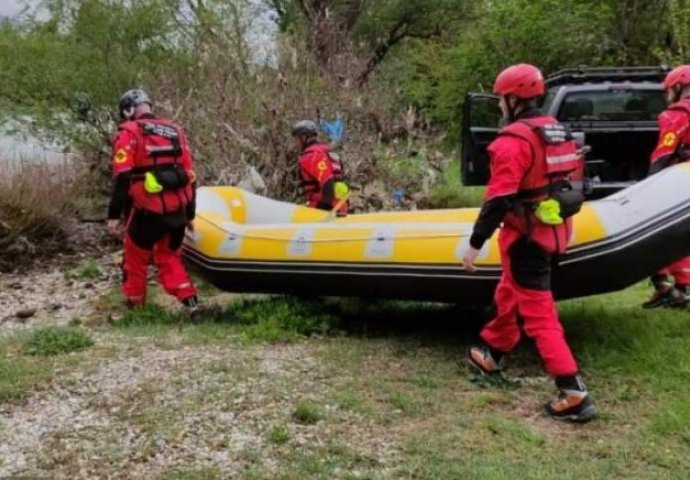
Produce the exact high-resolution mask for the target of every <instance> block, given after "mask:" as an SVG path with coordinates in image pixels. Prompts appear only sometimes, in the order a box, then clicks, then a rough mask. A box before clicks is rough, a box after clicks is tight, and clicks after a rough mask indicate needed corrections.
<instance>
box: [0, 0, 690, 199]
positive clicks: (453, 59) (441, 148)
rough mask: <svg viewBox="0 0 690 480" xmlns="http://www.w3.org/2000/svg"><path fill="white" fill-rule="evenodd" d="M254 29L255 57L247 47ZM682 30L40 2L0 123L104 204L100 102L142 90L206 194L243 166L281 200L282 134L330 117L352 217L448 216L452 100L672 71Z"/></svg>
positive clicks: (664, 1)
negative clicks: (540, 81)
mask: <svg viewBox="0 0 690 480" xmlns="http://www.w3.org/2000/svg"><path fill="white" fill-rule="evenodd" d="M36 11H38V12H40V13H39V14H36V13H35V12H36ZM257 12H261V13H260V14H259V13H257ZM267 16H268V18H270V19H271V20H272V21H273V23H274V28H273V29H272V30H271V32H269V35H268V36H265V37H264V41H263V45H262V46H263V47H264V50H266V47H268V48H267V50H268V51H269V52H270V54H269V55H264V56H261V54H259V53H258V52H257V49H256V46H257V45H256V42H254V43H252V42H250V41H249V39H250V38H252V36H255V34H256V32H257V30H261V29H262V28H265V22H264V23H263V24H262V22H261V21H260V20H261V19H262V18H264V19H265V18H267ZM689 20H690V6H688V5H687V2H686V1H685V0H637V1H633V0H605V1H594V0H577V1H565V0H533V1H530V0H502V1H501V2H495V1H490V0H481V1H470V0H430V1H423V0H383V1H374V0H43V1H42V2H41V4H40V8H39V10H31V9H29V10H27V11H25V13H24V14H23V15H21V16H20V17H19V18H17V19H13V20H12V21H9V20H6V21H5V22H4V23H3V24H2V26H1V27H0V65H2V66H3V68H1V69H0V111H1V112H2V113H3V114H4V115H6V116H12V117H14V118H22V119H24V120H25V121H26V123H27V125H28V126H29V127H30V128H31V129H32V130H34V131H35V132H38V133H40V134H41V135H44V136H47V137H52V138H57V139H59V140H61V141H62V142H63V144H64V145H65V146H66V148H69V149H71V150H73V151H78V152H80V154H81V157H82V158H83V165H82V166H83V167H84V168H83V171H84V174H85V175H87V176H88V178H89V180H88V181H85V182H81V183H80V185H82V186H87V188H82V193H81V194H82V195H83V196H86V197H91V198H103V196H104V195H105V194H106V192H107V190H108V182H107V178H108V175H107V174H108V169H109V165H108V163H109V162H108V155H109V141H110V138H111V135H112V134H113V132H114V130H115V128H116V116H115V111H114V107H115V105H116V103H117V99H118V97H119V95H120V94H121V93H122V92H123V91H124V90H126V89H129V88H132V87H143V88H145V89H147V90H149V91H150V92H151V93H152V95H153V96H154V98H155V99H156V100H157V107H158V111H159V113H160V114H162V115H167V116H171V117H173V118H174V119H176V120H177V121H179V122H181V123H182V124H183V125H185V127H186V128H187V130H188V131H189V135H190V137H191V140H192V145H193V148H194V151H195V154H196V160H197V163H198V164H199V169H200V170H201V173H202V177H203V179H204V181H205V182H206V183H238V182H239V181H240V180H241V179H243V178H245V177H246V175H247V173H248V169H249V168H250V167H253V168H254V169H256V170H257V171H258V172H259V173H260V174H261V176H262V177H263V179H264V181H265V182H266V184H267V191H266V193H267V194H268V195H271V196H274V197H278V198H286V199H291V200H294V199H295V198H296V196H297V193H296V192H297V190H298V189H297V188H296V187H297V186H296V176H295V172H294V167H295V161H294V159H295V156H294V152H291V151H290V148H289V143H290V142H289V138H288V132H289V126H290V124H291V123H292V122H293V121H295V120H297V119H301V118H314V119H317V118H328V119H332V118H334V117H335V115H336V113H338V112H340V113H342V115H343V116H344V119H345V120H346V123H347V132H348V137H347V139H346V142H345V143H344V145H343V146H342V151H343V153H344V158H345V161H346V168H347V170H348V173H349V175H350V177H351V179H352V181H353V182H354V183H356V184H360V186H361V187H362V189H361V190H360V192H359V195H358V198H357V199H355V206H356V207H357V208H382V207H385V208H394V207H401V208H409V207H411V206H415V205H421V206H457V205H461V204H463V200H462V198H464V197H463V195H458V196H457V197H456V198H455V199H453V198H451V197H449V196H448V195H447V194H445V193H444V194H443V195H437V194H435V190H434V189H435V188H442V189H444V192H447V191H448V190H449V187H454V186H455V185H453V186H449V185H447V184H446V185H444V182H447V179H449V178H452V179H453V181H456V180H457V177H456V176H454V175H448V174H447V173H446V170H448V169H449V168H456V167H455V166H453V163H454V162H453V159H454V158H456V157H457V154H456V152H457V148H458V144H457V142H458V139H459V135H458V128H459V122H460V112H461V106H462V103H463V99H464V95H465V93H466V92H467V91H470V90H478V89H484V90H486V89H490V87H491V82H492V80H493V77H494V76H495V74H496V72H497V71H498V70H500V69H501V68H503V67H505V66H507V65H509V64H511V63H515V62H522V61H526V62H533V63H535V64H537V65H539V66H541V67H542V69H543V70H544V71H545V72H546V73H549V72H554V71H556V70H558V69H561V68H564V67H568V66H574V65H581V64H587V65H649V64H659V63H671V64H672V63H677V62H681V61H684V60H687V55H688V52H689V51H690V27H689V25H690V22H689ZM266 39H268V40H266ZM457 188H458V190H459V189H460V187H459V186H457ZM395 192H397V194H396V195H394V193H395ZM441 197H442V198H444V199H445V200H444V201H443V202H442V204H441V205H434V203H433V201H432V202H431V203H430V202H429V199H430V198H441ZM465 197H466V195H465ZM96 203H98V202H96ZM101 203H102V201H101ZM99 208H100V207H99Z"/></svg>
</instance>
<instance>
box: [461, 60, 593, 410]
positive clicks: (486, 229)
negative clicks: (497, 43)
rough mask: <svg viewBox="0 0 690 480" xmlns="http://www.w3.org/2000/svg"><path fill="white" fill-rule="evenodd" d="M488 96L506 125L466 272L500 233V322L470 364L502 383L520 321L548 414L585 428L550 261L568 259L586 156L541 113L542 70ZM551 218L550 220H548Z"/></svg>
mask: <svg viewBox="0 0 690 480" xmlns="http://www.w3.org/2000/svg"><path fill="white" fill-rule="evenodd" d="M494 93H495V94H497V95H500V97H501V98H500V106H501V110H502V111H503V114H504V117H505V118H506V119H507V120H508V122H509V123H508V125H507V126H506V127H504V128H503V129H502V130H501V131H500V133H499V135H498V138H496V140H495V141H494V142H492V143H491V145H489V147H488V152H489V155H490V158H491V179H490V181H489V184H488V187H487V190H486V195H485V201H484V204H483V206H482V209H481V212H480V214H479V217H478V219H477V221H476V223H475V225H474V229H473V233H472V236H471V238H470V242H469V243H470V247H469V248H468V250H467V252H466V253H465V255H464V258H463V264H464V266H465V268H466V269H467V270H468V271H470V272H473V271H475V266H474V262H475V259H476V258H477V255H478V254H479V251H480V250H481V248H482V246H483V245H484V243H485V242H486V241H487V240H488V239H489V238H490V237H491V236H492V234H493V233H494V231H495V230H496V229H497V228H498V227H499V226H500V225H501V224H502V225H503V226H502V228H501V230H500V233H499V237H498V243H499V247H500V252H501V265H502V267H503V273H502V276H501V279H500V282H499V284H498V287H497V288H496V293H495V297H494V300H495V305H496V309H497V315H496V317H495V318H494V319H493V320H492V321H491V322H490V323H488V324H487V325H486V326H485V327H484V329H483V330H482V332H481V338H482V340H483V342H484V344H483V345H482V346H477V347H472V348H471V349H470V352H469V358H468V363H469V365H470V366H471V367H473V369H475V370H476V371H477V372H479V373H480V374H482V375H496V374H500V372H501V370H502V369H503V367H504V365H505V361H506V357H507V355H508V354H509V353H510V352H511V351H512V350H513V349H514V348H515V346H516V345H517V343H518V341H519V340H520V335H521V329H520V325H519V324H518V316H519V317H521V318H522V320H523V321H524V323H523V324H522V328H523V329H524V331H525V333H526V334H527V335H528V336H530V337H531V338H533V339H534V341H535V343H536V346H537V350H538V351H539V355H540V356H541V358H542V360H543V362H544V365H545V368H546V370H547V372H548V373H549V374H550V375H551V376H553V377H554V379H555V382H556V387H557V389H558V395H557V397H556V398H555V399H553V400H552V401H550V402H549V403H547V404H546V405H545V408H546V410H547V412H548V413H549V414H550V415H551V416H553V417H554V418H557V419H562V420H570V421H576V422H586V421H588V420H590V419H592V418H594V416H595V415H596V408H595V406H594V403H593V402H592V399H591V397H590V395H589V394H588V392H587V389H586V388H585V386H584V384H583V382H582V380H581V378H580V376H579V374H578V366H577V363H576V362H575V359H574V358H573V355H572V353H571V351H570V348H569V346H568V344H567V342H566V339H565V334H564V331H563V326H562V325H561V323H560V321H559V319H558V313H557V311H556V305H555V303H554V299H553V295H552V292H551V266H552V261H553V258H554V256H556V255H558V254H561V253H563V252H565V249H566V246H567V244H568V240H569V237H570V234H571V233H572V226H571V219H570V218H568V217H569V216H571V215H572V214H574V213H576V212H577V211H579V208H580V206H581V205H582V201H583V198H582V195H581V193H579V192H575V191H573V188H572V186H571V185H570V183H569V180H570V179H571V178H573V177H574V176H576V175H579V173H578V172H580V171H581V169H582V156H581V155H580V154H579V152H578V151H577V146H576V145H575V142H574V140H573V139H572V137H571V136H570V134H569V132H568V131H567V130H566V129H565V128H564V127H563V126H562V125H560V124H558V122H557V120H556V119H554V118H553V117H550V116H547V115H545V114H544V113H542V112H541V111H540V110H539V109H538V108H537V106H536V99H537V97H539V96H540V95H542V94H543V93H544V80H543V77H542V74H541V72H540V71H539V69H537V68H536V67H534V66H532V65H527V64H520V65H514V66H512V67H509V68H507V69H505V70H504V71H503V72H501V73H500V74H499V75H498V77H497V78H496V82H495V84H494ZM554 209H555V210H554Z"/></svg>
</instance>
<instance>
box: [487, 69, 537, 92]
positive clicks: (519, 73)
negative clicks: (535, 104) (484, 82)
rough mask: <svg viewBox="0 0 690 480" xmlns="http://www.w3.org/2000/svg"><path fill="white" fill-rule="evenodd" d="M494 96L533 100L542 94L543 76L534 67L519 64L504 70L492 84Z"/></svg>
mask: <svg viewBox="0 0 690 480" xmlns="http://www.w3.org/2000/svg"><path fill="white" fill-rule="evenodd" d="M494 93H495V94H496V95H501V96H505V95H515V96H516V97H518V98H525V99H527V98H534V97H538V96H539V95H542V94H543V93H544V76H543V75H542V74H541V71H540V70H539V69H538V68H537V67H535V66H534V65H530V64H528V63H520V64H518V65H513V66H511V67H508V68H506V69H505V70H503V71H502V72H501V73H499V74H498V76H497V77H496V81H495V82H494Z"/></svg>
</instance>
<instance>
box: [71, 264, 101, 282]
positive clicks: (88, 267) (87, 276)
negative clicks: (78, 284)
mask: <svg viewBox="0 0 690 480" xmlns="http://www.w3.org/2000/svg"><path fill="white" fill-rule="evenodd" d="M102 276H103V270H101V267H99V266H98V263H96V262H95V261H94V260H89V261H88V262H86V263H84V264H83V265H81V266H80V267H78V268H75V269H74V270H70V271H68V272H67V273H65V277H66V278H67V279H70V280H93V279H96V278H100V277H102Z"/></svg>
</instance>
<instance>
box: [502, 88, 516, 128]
mask: <svg viewBox="0 0 690 480" xmlns="http://www.w3.org/2000/svg"><path fill="white" fill-rule="evenodd" d="M503 99H504V102H505V104H506V108H507V109H508V117H507V120H508V123H512V122H514V121H515V120H516V118H515V117H516V116H517V113H518V112H517V109H518V106H519V104H518V102H517V101H516V102H515V105H514V106H513V105H511V104H510V98H509V96H508V95H506V96H505V97H503Z"/></svg>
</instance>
